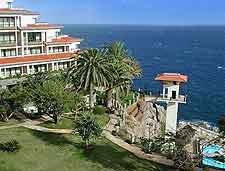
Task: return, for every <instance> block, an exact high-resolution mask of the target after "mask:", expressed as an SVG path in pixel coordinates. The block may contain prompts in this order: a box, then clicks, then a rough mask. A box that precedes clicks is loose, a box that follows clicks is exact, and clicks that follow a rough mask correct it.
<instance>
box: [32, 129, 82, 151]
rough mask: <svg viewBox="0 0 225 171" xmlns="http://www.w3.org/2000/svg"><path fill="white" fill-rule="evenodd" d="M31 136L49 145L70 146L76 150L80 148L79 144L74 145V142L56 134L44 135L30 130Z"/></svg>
mask: <svg viewBox="0 0 225 171" xmlns="http://www.w3.org/2000/svg"><path fill="white" fill-rule="evenodd" d="M30 132H31V134H32V135H33V136H35V137H37V138H39V139H41V140H42V141H44V142H46V143H47V144H49V145H56V146H61V147H63V146H67V145H72V146H74V147H76V148H81V145H80V144H79V143H75V142H74V141H71V140H69V139H68V138H67V137H65V136H64V135H63V134H56V133H45V132H39V131H33V130H30Z"/></svg>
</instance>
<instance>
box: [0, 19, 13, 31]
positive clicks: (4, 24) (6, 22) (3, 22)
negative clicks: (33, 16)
mask: <svg viewBox="0 0 225 171" xmlns="http://www.w3.org/2000/svg"><path fill="white" fill-rule="evenodd" d="M9 27H15V18H14V17H7V18H3V17H1V18H0V28H9Z"/></svg>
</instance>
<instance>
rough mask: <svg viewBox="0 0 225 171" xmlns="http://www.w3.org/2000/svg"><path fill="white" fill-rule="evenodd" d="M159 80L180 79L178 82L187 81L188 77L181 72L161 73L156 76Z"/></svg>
mask: <svg viewBox="0 0 225 171" xmlns="http://www.w3.org/2000/svg"><path fill="white" fill-rule="evenodd" d="M155 80H157V81H178V82H187V81H188V77H187V76H186V75H182V74H180V73H161V74H158V75H157V76H156V77H155Z"/></svg>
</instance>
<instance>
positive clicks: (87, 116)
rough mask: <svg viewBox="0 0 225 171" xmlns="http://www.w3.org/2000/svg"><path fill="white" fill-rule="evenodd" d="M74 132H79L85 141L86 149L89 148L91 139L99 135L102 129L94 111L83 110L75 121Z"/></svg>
mask: <svg viewBox="0 0 225 171" xmlns="http://www.w3.org/2000/svg"><path fill="white" fill-rule="evenodd" d="M74 132H75V133H76V132H78V133H79V135H80V137H81V139H82V141H83V142H84V143H85V149H86V150H87V149H89V144H90V140H91V139H92V138H96V137H99V136H100V135H101V132H102V129H101V127H100V125H99V124H98V122H97V121H96V118H95V116H94V115H93V113H92V112H90V111H88V112H83V113H82V114H81V116H80V117H79V118H78V119H77V120H75V122H74Z"/></svg>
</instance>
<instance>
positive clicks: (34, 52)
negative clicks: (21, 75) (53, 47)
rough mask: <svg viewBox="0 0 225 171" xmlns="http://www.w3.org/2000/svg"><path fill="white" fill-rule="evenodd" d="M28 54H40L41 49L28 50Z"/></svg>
mask: <svg viewBox="0 0 225 171" xmlns="http://www.w3.org/2000/svg"><path fill="white" fill-rule="evenodd" d="M29 50H30V54H41V53H42V52H41V48H39V47H38V48H29Z"/></svg>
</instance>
